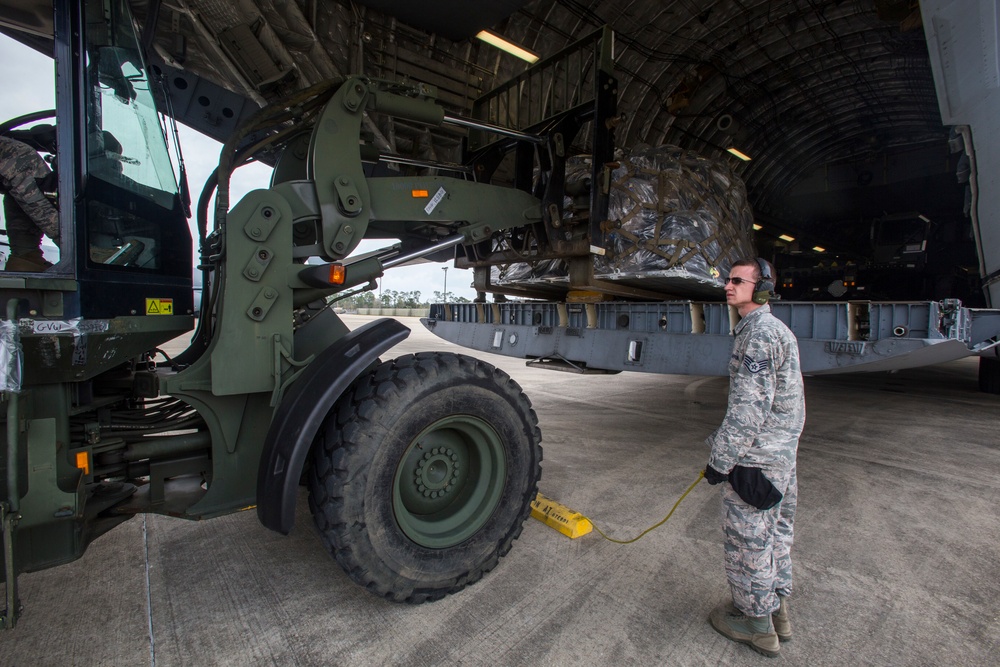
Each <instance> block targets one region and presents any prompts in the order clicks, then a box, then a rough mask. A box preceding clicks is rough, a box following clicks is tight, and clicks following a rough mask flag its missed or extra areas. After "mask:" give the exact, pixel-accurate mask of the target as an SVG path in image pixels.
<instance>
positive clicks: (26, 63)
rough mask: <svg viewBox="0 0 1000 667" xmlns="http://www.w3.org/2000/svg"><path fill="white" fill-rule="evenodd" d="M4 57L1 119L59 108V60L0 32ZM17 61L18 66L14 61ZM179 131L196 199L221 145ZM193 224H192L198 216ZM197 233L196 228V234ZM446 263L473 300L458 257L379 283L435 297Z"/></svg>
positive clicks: (248, 183)
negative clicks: (56, 68)
mask: <svg viewBox="0 0 1000 667" xmlns="http://www.w3.org/2000/svg"><path fill="white" fill-rule="evenodd" d="M0 62H5V63H8V67H7V68H5V70H4V75H3V77H4V80H3V91H4V94H3V95H0V122H3V121H6V120H9V119H11V118H15V117H17V116H21V115H24V114H26V113H31V112H33V111H39V110H42V109H52V108H54V107H55V91H54V88H53V81H54V73H53V71H54V65H53V61H52V60H51V59H50V58H48V57H46V56H43V55H41V54H39V53H37V52H35V51H34V50H32V49H29V48H27V47H25V46H22V45H21V44H19V43H17V42H15V41H14V40H12V39H10V38H8V37H6V36H5V35H0ZM14 63H16V66H12V65H13V64H14ZM180 136H181V149H182V151H183V154H184V162H185V166H186V167H187V172H188V181H189V183H190V185H191V191H192V198H193V199H194V200H195V201H197V198H198V194H199V193H200V192H201V189H202V187H203V186H204V184H205V179H206V178H208V175H209V174H211V173H212V170H213V169H215V167H216V165H217V164H218V160H219V148H220V144H219V143H218V142H216V141H213V140H212V139H209V138H207V137H205V136H204V135H202V134H200V133H198V132H195V131H194V130H191V129H189V128H187V127H186V126H183V125H181V126H180ZM270 175H271V169H270V168H269V167H267V166H265V165H259V164H253V165H248V166H246V167H243V168H241V169H239V170H237V172H236V174H235V175H234V176H233V180H232V185H231V198H230V201H232V202H233V203H235V202H237V201H239V199H240V197H242V196H243V195H244V194H246V193H247V192H249V191H250V190H253V189H256V188H266V187H267V185H268V181H269V180H270ZM191 224H192V229H193V227H194V221H193V220H192V222H191ZM195 235H196V234H195V233H194V232H193V231H192V236H195ZM390 243H391V241H384V240H383V241H377V242H368V241H364V242H362V244H361V246H360V247H359V249H358V250H356V251H355V253H360V252H367V251H369V250H373V249H376V248H379V247H382V246H384V245H389V244H390ZM445 266H447V267H449V269H448V271H447V280H448V293H449V294H451V295H452V296H453V297H454V296H464V297H466V298H467V299H472V298H473V297H474V296H475V291H474V290H473V289H472V288H471V287H470V285H471V283H472V271H468V270H458V269H455V268H454V266H453V262H448V263H447V264H435V263H425V264H420V265H417V266H407V267H400V268H398V269H390V270H389V271H387V272H386V274H385V275H384V276H383V277H382V279H381V280H380V288H381V289H382V290H395V291H398V292H411V291H419V292H420V293H421V295H422V299H423V300H424V301H432V300H433V297H434V292H435V291H438V292H442V291H443V290H444V281H445V271H443V270H442V268H443V267H445Z"/></svg>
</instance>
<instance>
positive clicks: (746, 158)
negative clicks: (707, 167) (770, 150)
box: [726, 148, 750, 162]
mask: <svg viewBox="0 0 1000 667" xmlns="http://www.w3.org/2000/svg"><path fill="white" fill-rule="evenodd" d="M726 150H727V151H729V152H730V153H732V154H733V155H735V156H736V157H738V158H739V159H741V160H743V161H744V162H749V161H750V156H749V155H747V154H746V153H743V152H742V151H739V150H737V149H735V148H727V149H726Z"/></svg>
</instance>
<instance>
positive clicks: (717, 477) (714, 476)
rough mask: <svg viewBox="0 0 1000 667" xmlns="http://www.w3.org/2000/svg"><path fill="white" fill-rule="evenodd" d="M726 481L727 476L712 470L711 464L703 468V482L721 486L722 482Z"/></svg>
mask: <svg viewBox="0 0 1000 667" xmlns="http://www.w3.org/2000/svg"><path fill="white" fill-rule="evenodd" d="M728 480H729V476H728V475H724V474H722V473H721V472H719V471H718V470H716V469H715V468H713V467H712V465H711V464H709V465H707V466H705V481H707V482H708V483H709V484H712V485H715V484H722V483H723V482H725V481H728Z"/></svg>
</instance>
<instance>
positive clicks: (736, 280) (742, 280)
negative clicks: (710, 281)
mask: <svg viewBox="0 0 1000 667" xmlns="http://www.w3.org/2000/svg"><path fill="white" fill-rule="evenodd" d="M729 283H732V284H734V285H736V286H737V287H739V286H740V285H742V284H743V283H751V284H756V283H755V282H754V281H753V280H748V279H747V278H739V277H736V278H726V282H725V284H726V285H728V284H729Z"/></svg>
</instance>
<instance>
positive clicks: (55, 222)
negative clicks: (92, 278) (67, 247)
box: [0, 137, 59, 259]
mask: <svg viewBox="0 0 1000 667" xmlns="http://www.w3.org/2000/svg"><path fill="white" fill-rule="evenodd" d="M49 173H50V170H49V167H48V165H46V164H45V161H44V160H42V158H41V157H40V156H39V155H38V153H37V152H35V150H34V149H33V148H31V147H30V146H28V145H27V144H24V143H22V142H20V141H17V140H16V139H11V138H9V137H0V191H2V192H3V193H4V194H6V195H7V196H6V197H4V218H5V222H6V227H7V238H8V239H9V240H10V253H11V256H12V257H37V258H38V259H41V245H42V234H45V235H46V236H48V237H49V238H50V239H52V241H53V242H54V243H56V245H58V244H59V213H58V211H57V210H56V207H55V206H54V205H53V204H52V202H51V201H49V199H48V198H47V197H46V196H45V194H44V193H43V192H42V190H41V189H40V188H39V187H38V180H37V179H41V178H45V177H46V176H48V175H49Z"/></svg>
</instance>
